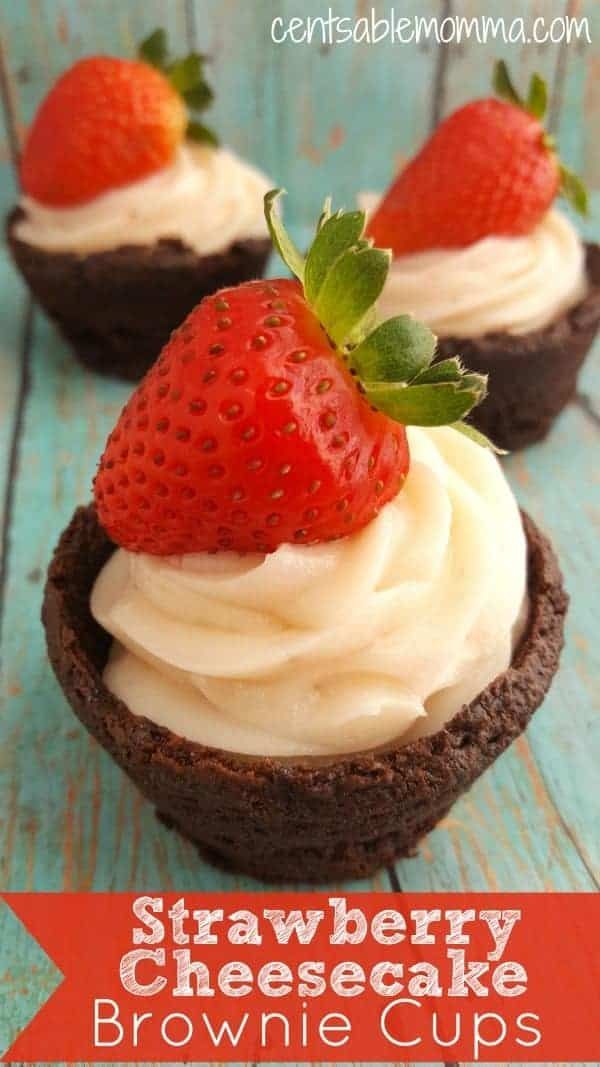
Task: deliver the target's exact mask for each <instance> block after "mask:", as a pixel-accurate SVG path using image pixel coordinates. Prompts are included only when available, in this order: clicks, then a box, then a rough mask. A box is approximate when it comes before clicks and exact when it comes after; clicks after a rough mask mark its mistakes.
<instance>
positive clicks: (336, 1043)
mask: <svg viewBox="0 0 600 1067" xmlns="http://www.w3.org/2000/svg"><path fill="white" fill-rule="evenodd" d="M2 896H3V899H4V900H5V901H6V902H7V903H8V905H9V906H10V907H11V908H12V910H13V911H14V912H15V914H16V915H17V916H18V917H19V918H20V919H21V921H22V922H23V923H24V925H25V926H26V928H27V929H28V930H29V932H30V933H31V934H32V936H33V937H34V938H35V939H36V940H37V941H38V942H39V943H40V945H41V946H42V947H43V948H44V950H45V951H46V952H47V953H48V955H49V956H50V957H51V958H52V959H53V961H54V962H55V963H56V965H57V967H58V968H59V969H60V970H61V972H62V973H63V975H64V980H63V981H62V982H61V983H60V984H59V985H58V987H57V988H56V990H55V991H54V993H53V994H52V995H51V997H50V998H49V999H48V1001H47V1002H46V1003H45V1004H44V1005H43V1007H42V1008H41V1009H40V1011H39V1012H38V1013H37V1015H36V1016H35V1017H34V1018H33V1019H32V1020H31V1021H30V1022H29V1024H28V1025H27V1026H26V1027H25V1029H24V1030H23V1031H22V1033H21V1034H20V1035H19V1036H18V1037H17V1039H16V1040H15V1041H14V1043H13V1044H12V1046H11V1047H10V1048H9V1049H7V1050H6V1052H5V1054H4V1056H3V1062H13V1061H18V1062H20V1063H34V1062H39V1061H63V1062H64V1061H66V1062H73V1061H80V1060H86V1061H88V1062H90V1061H91V1062H94V1061H98V1062H106V1061H116V1062H124V1061H125V1062H131V1063H135V1062H139V1061H153V1062H170V1063H177V1062H184V1061H190V1060H195V1061H201V1062H204V1061H212V1062H223V1063H225V1062H230V1061H236V1062H239V1061H240V1060H248V1061H253V1062H255V1063H256V1062H258V1063H265V1062H272V1061H281V1062H285V1061H307V1062H312V1061H322V1060H328V1061H330V1062H331V1061H343V1062H347V1061H351V1060H353V1061H362V1062H375V1061H377V1062H393V1063H402V1062H405V1061H411V1062H412V1061H421V1060H422V1061H431V1060H438V1061H439V1060H463V1061H464V1060H467V1061H476V1060H479V1061H482V1062H498V1061H499V1060H503V1061H505V1062H510V1061H519V1062H523V1061H532V1062H534V1061H538V1062H539V1061H558V1060H560V1061H563V1062H565V1061H566V1062H568V1061H584V1060H588V1061H590V1060H591V1061H598V1060H600V1027H599V1026H598V1019H599V1018H600V898H599V897H598V896H597V895H596V896H595V895H591V894H543V895H542V894H476V893H471V894H460V895H459V894H435V895H433V894H409V893H407V894H384V893H368V894H360V893H354V894H343V893H331V894H327V893H311V894H308V893H307V894H293V893H264V894H263V893H255V894H239V893H237V894H230V893H224V894H218V893H210V894H177V893H169V894H137V895H136V894H120V893H98V894H64V893H59V894H52V893H38V894H34V893H23V894H20V893H8V894H3V895H2Z"/></svg>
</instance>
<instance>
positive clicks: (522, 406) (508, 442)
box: [438, 244, 600, 451]
mask: <svg viewBox="0 0 600 1067" xmlns="http://www.w3.org/2000/svg"><path fill="white" fill-rule="evenodd" d="M586 255H587V274H588V280H589V290H588V293H587V295H586V296H585V298H584V299H583V300H582V301H581V302H580V303H579V304H577V305H576V306H575V307H574V308H571V310H570V311H567V312H565V314H564V315H561V317H560V318H559V319H556V321H555V322H553V323H551V324H550V325H549V326H546V327H545V328H544V329H543V330H535V331H533V332H532V333H527V334H520V335H517V334H509V333H488V334H485V335H484V336H483V337H476V338H471V339H469V338H465V337H444V338H440V341H439V344H438V352H439V358H442V359H445V358H446V357H447V356H454V355H460V356H462V357H463V359H464V362H465V365H466V366H467V367H468V368H469V370H472V371H479V372H480V373H482V374H488V375H489V383H488V389H489V391H488V396H487V397H486V399H485V400H484V401H483V403H482V404H480V405H479V407H477V408H475V410H474V411H473V412H472V414H471V415H470V416H469V421H470V422H472V423H473V425H474V426H477V427H478V429H480V430H482V431H483V433H485V434H487V436H488V437H490V438H491V440H492V441H494V442H495V444H497V445H498V446H500V447H501V448H507V449H509V450H511V451H512V450H515V449H518V448H524V447H525V446H526V445H531V444H533V443H534V442H535V441H541V440H542V438H544V437H545V436H546V434H547V433H548V431H549V429H550V427H551V425H552V423H553V422H554V419H555V418H556V416H557V415H558V414H559V413H560V412H561V411H562V409H563V408H564V406H565V404H567V403H568V402H569V400H571V398H572V397H573V395H574V393H575V389H576V385H577V375H578V373H579V368H580V367H581V364H582V363H583V361H584V359H585V357H586V355H587V353H588V351H589V349H590V346H591V344H592V342H593V340H594V337H595V336H596V332H597V330H598V326H599V325H600V246H599V245H595V244H589V245H586Z"/></svg>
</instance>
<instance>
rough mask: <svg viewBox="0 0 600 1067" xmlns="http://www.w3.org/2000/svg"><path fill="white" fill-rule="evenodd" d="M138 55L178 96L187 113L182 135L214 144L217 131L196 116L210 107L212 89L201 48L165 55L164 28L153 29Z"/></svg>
mask: <svg viewBox="0 0 600 1067" xmlns="http://www.w3.org/2000/svg"><path fill="white" fill-rule="evenodd" d="M138 57H139V59H141V60H142V61H143V62H144V63H149V64H150V66H151V67H155V68H156V69H157V70H160V72H161V73H162V74H164V75H165V77H166V78H167V80H168V81H169V83H170V84H171V85H172V87H173V89H175V91H176V92H178V93H179V95H180V96H181V97H182V99H183V101H184V103H185V105H186V107H187V110H188V115H189V121H188V125H187V129H186V137H188V138H189V139H190V140H191V141H198V142H201V143H204V144H211V145H215V146H216V145H218V143H219V140H218V138H217V135H216V134H215V132H214V131H213V130H211V129H210V127H208V126H206V125H205V123H204V122H202V121H200V120H199V118H198V116H199V115H200V114H201V113H202V112H203V111H206V109H207V108H208V107H210V105H211V103H212V101H213V97H214V94H213V91H212V89H211V87H210V85H209V84H208V82H207V81H206V79H205V77H204V63H205V62H206V61H207V57H206V56H205V55H203V54H202V53H201V52H190V53H189V54H188V55H187V56H183V57H182V58H181V59H170V58H169V45H168V39H167V34H166V31H165V30H164V29H162V28H160V27H159V28H158V29H156V30H154V31H153V32H152V33H151V34H150V35H149V36H148V37H146V38H145V39H144V40H143V41H142V43H141V44H140V46H139V48H138Z"/></svg>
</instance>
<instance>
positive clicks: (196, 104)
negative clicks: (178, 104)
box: [183, 81, 215, 111]
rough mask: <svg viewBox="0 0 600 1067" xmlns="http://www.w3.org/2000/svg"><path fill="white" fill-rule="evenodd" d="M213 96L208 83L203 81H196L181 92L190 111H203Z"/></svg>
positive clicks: (210, 102)
mask: <svg viewBox="0 0 600 1067" xmlns="http://www.w3.org/2000/svg"><path fill="white" fill-rule="evenodd" d="M214 96H215V94H214V93H213V91H212V89H211V87H210V85H209V84H208V82H205V81H202V82H198V84H197V85H194V86H192V88H191V89H186V90H185V92H184V93H183V99H184V100H185V102H186V104H187V106H188V107H189V108H191V110H192V111H205V110H206V108H207V107H209V105H210V104H212V102H213V100H214Z"/></svg>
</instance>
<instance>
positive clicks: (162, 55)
mask: <svg viewBox="0 0 600 1067" xmlns="http://www.w3.org/2000/svg"><path fill="white" fill-rule="evenodd" d="M167 56H168V47H167V34H166V32H165V31H164V30H163V29H162V28H160V27H159V28H158V29H156V30H154V31H153V32H152V33H151V34H150V35H149V36H148V37H146V38H145V39H144V40H143V41H142V43H141V44H140V46H139V48H138V58H139V59H141V60H143V61H144V63H149V64H150V66H151V67H156V68H157V69H158V70H164V69H165V67H166V64H167Z"/></svg>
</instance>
